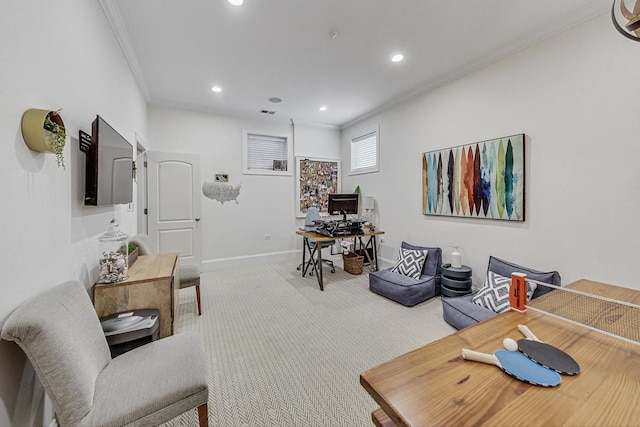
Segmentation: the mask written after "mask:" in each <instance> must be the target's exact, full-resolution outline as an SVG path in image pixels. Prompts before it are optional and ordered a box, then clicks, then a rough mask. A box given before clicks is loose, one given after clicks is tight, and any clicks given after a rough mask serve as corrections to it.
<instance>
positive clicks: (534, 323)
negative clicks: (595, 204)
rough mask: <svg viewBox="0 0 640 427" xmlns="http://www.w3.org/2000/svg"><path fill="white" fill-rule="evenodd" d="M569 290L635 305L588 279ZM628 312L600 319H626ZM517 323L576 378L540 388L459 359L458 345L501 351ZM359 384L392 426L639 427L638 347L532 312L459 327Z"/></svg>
mask: <svg viewBox="0 0 640 427" xmlns="http://www.w3.org/2000/svg"><path fill="white" fill-rule="evenodd" d="M569 287H570V288H572V289H577V290H581V291H584V292H590V293H595V294H599V295H603V296H607V297H609V298H614V299H620V300H624V301H629V302H633V303H639V302H640V292H639V291H637V290H634V289H629V288H622V287H618V286H612V285H607V284H604V283H598V282H593V281H589V280H579V281H577V282H575V283H573V284H571V285H569ZM560 292H562V291H560ZM551 294H553V292H552V293H551ZM540 298H542V297H540ZM549 299H551V296H549ZM594 314H596V315H597V313H594ZM634 314H637V313H634ZM628 315H629V314H623V315H622V317H620V316H615V318H608V316H604V317H601V319H600V321H602V322H604V323H607V322H609V323H611V322H625V317H624V316H628ZM518 324H526V325H527V326H528V327H529V328H530V329H531V330H532V331H533V332H534V333H535V334H536V335H537V336H538V338H540V339H541V340H543V341H545V342H547V343H549V344H552V345H555V346H557V347H559V348H561V349H563V350H565V351H566V352H567V353H569V354H570V355H571V356H573V358H574V359H575V360H576V361H577V362H578V363H579V364H580V367H581V373H580V374H579V375H575V376H564V375H563V376H562V384H560V385H559V386H558V387H551V388H546V387H538V386H533V385H529V384H527V383H524V382H521V381H518V380H516V379H514V378H512V377H510V376H508V375H507V374H505V373H504V372H502V371H501V370H500V369H498V368H497V367H495V366H490V365H486V364H482V363H477V362H471V361H465V360H463V359H462V357H461V355H460V352H461V350H462V348H468V349H472V350H477V351H481V352H485V353H493V352H494V351H495V350H498V349H503V344H502V340H503V339H504V338H506V337H511V338H513V339H516V340H517V339H519V338H522V335H520V333H519V332H518V330H517V326H518ZM423 327H428V325H423ZM360 383H361V385H362V386H363V387H364V388H365V389H366V390H367V392H368V393H369V394H370V395H371V396H372V397H373V398H374V400H375V401H376V402H377V403H378V404H379V405H380V407H381V408H382V409H383V410H384V411H385V412H386V414H387V415H388V416H389V417H390V418H391V420H393V422H394V423H395V424H396V425H398V426H402V425H409V426H421V427H422V426H429V425H438V426H441V425H446V426H466V425H495V426H531V425H553V426H564V425H567V426H568V425H573V426H587V425H589V426H591V425H593V426H595V425H608V426H629V425H640V344H634V343H630V342H628V341H623V340H620V339H617V338H614V337H611V336H608V335H605V334H602V333H600V332H596V331H593V330H591V329H588V328H585V327H583V326H579V325H576V324H574V323H570V322H567V321H564V320H560V319H557V318H555V317H552V316H549V315H546V314H541V313H539V312H537V311H534V310H527V311H526V312H523V313H521V312H516V311H509V312H506V313H503V314H500V315H498V316H495V317H493V318H491V319H488V320H486V321H484V322H480V323H478V324H477V325H474V326H471V327H469V328H465V329H463V330H460V331H458V332H456V333H454V334H452V335H449V336H447V337H444V338H442V339H440V340H437V341H434V342H433V343H430V344H427V345H425V346H423V347H420V348H418V349H416V350H414V351H411V352H409V353H406V354H404V355H402V356H399V357H397V358H395V359H392V360H390V361H388V362H386V363H383V364H382V365H379V366H377V367H374V368H372V369H370V370H368V371H366V372H363V373H362V374H361V375H360Z"/></svg>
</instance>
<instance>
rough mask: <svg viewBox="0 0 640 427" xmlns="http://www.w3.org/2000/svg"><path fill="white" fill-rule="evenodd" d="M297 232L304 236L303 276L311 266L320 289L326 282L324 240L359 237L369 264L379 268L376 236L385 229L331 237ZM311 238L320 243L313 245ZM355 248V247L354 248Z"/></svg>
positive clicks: (312, 232)
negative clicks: (323, 256) (370, 254)
mask: <svg viewBox="0 0 640 427" xmlns="http://www.w3.org/2000/svg"><path fill="white" fill-rule="evenodd" d="M296 234H298V235H300V236H302V238H303V246H302V277H304V276H305V274H307V270H308V269H309V267H311V271H312V272H314V273H315V274H316V278H317V279H318V285H319V286H320V290H321V291H324V283H323V277H322V251H321V250H320V246H321V243H322V242H331V241H333V240H342V239H354V240H355V239H357V240H358V241H359V242H360V248H361V249H363V251H364V254H365V256H366V257H367V260H368V261H369V264H370V265H371V266H372V267H373V269H374V271H376V270H378V247H377V245H376V236H378V235H380V234H384V231H378V230H375V231H370V230H368V229H365V232H364V233H362V234H352V235H348V236H337V237H329V236H325V235H324V234H320V233H316V232H314V231H304V230H297V231H296ZM363 237H368V238H369V240H368V241H367V243H366V244H363V242H362V238H363ZM311 240H315V241H316V242H318V245H316V246H312V244H311ZM354 249H355V248H354ZM368 249H372V252H373V259H371V258H370V257H369V252H368ZM307 251H308V252H309V261H308V262H307V260H306V255H307ZM314 253H315V254H317V255H316V257H317V258H316V260H315V261H314V260H313V255H314Z"/></svg>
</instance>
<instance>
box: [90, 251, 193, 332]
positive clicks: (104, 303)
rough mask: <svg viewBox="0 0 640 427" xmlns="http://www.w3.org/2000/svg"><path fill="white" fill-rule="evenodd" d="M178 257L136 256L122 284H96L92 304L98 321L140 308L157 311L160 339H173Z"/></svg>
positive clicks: (173, 254) (176, 309)
mask: <svg viewBox="0 0 640 427" xmlns="http://www.w3.org/2000/svg"><path fill="white" fill-rule="evenodd" d="M179 262H180V258H179V257H178V254H177V253H167V254H159V255H143V256H139V257H138V259H137V260H136V262H135V263H134V264H133V265H132V266H131V267H130V268H129V278H128V279H127V280H125V281H123V282H118V283H109V284H100V283H99V284H96V285H95V286H94V288H93V304H94V306H95V308H96V313H98V317H104V316H109V315H111V314H115V313H121V312H123V311H129V310H138V309H143V308H157V309H158V310H160V338H164V337H167V336H169V335H173V325H174V323H175V322H176V316H177V314H178V297H179V292H178V290H179V288H180V277H179V274H178V265H179Z"/></svg>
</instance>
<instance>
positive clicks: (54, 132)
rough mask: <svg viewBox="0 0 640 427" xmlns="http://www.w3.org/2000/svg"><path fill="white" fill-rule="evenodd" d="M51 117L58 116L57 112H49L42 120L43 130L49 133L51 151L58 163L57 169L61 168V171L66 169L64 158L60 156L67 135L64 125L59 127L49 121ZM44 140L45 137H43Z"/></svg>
mask: <svg viewBox="0 0 640 427" xmlns="http://www.w3.org/2000/svg"><path fill="white" fill-rule="evenodd" d="M51 115H56V116H57V115H58V112H57V111H54V112H51V113H50V114H48V115H47V117H46V118H45V119H44V130H45V131H47V132H49V133H50V134H51V135H49V137H50V138H53V142H52V143H51V144H50V145H51V151H53V153H54V154H55V155H56V162H57V163H58V167H62V169H66V168H65V166H64V156H63V155H62V151H63V150H64V144H65V142H66V140H67V133H66V131H65V129H64V124H62V125H60V124H58V123H56V122H54V121H52V120H51ZM45 138H46V136H45Z"/></svg>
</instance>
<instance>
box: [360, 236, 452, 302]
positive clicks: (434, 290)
mask: <svg viewBox="0 0 640 427" xmlns="http://www.w3.org/2000/svg"><path fill="white" fill-rule="evenodd" d="M402 248H404V249H413V250H421V249H427V250H428V253H427V259H426V260H425V262H424V266H423V268H422V272H421V275H420V278H419V279H412V278H410V277H407V276H405V275H402V274H398V273H394V272H392V271H391V269H390V268H387V269H384V270H379V271H374V272H372V273H371V274H369V290H371V292H374V293H376V294H378V295H382V296H383V297H385V298H388V299H390V300H392V301H395V302H397V303H400V304H402V305H405V306H407V307H411V306H414V305H416V304H420V303H421V302H424V301H426V300H428V299H429V298H433V297H434V296H436V295H440V266H441V264H442V250H441V249H440V248H428V247H421V246H414V245H410V244H408V243H406V242H402Z"/></svg>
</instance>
